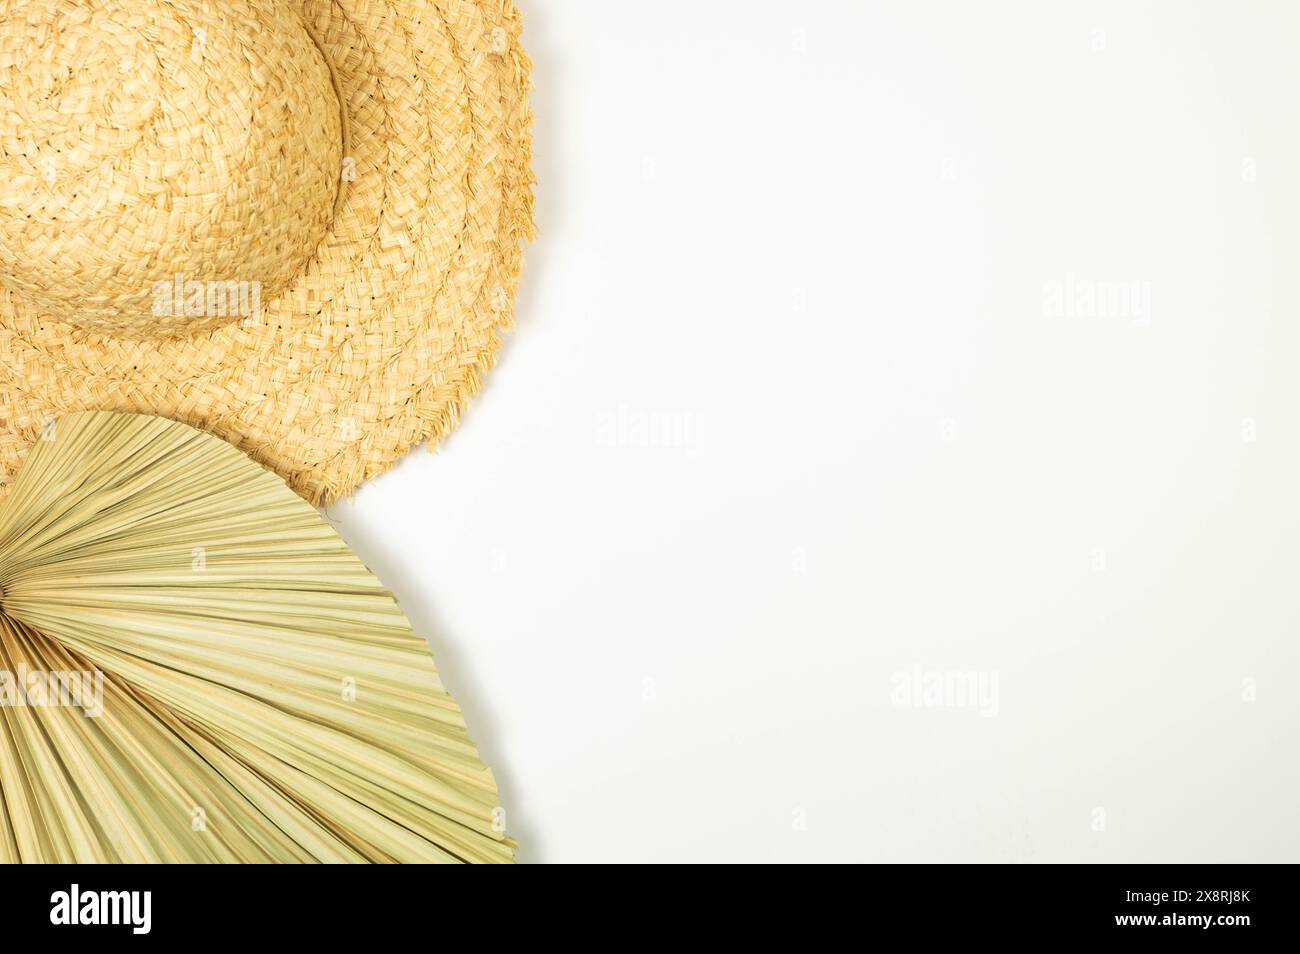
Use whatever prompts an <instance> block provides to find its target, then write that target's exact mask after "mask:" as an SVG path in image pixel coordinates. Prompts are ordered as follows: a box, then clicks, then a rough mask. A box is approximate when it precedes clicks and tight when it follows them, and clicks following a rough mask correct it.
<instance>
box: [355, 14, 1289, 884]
mask: <svg viewBox="0 0 1300 954" xmlns="http://www.w3.org/2000/svg"><path fill="white" fill-rule="evenodd" d="M519 5H520V7H521V8H522V10H523V13H524V17H525V20H524V22H525V42H526V45H527V47H528V48H529V50H530V52H531V54H532V55H533V57H534V60H535V66H536V76H535V80H536V86H537V89H536V93H535V95H534V100H533V102H534V108H535V112H536V116H537V126H536V134H535V140H536V141H535V165H536V173H537V177H538V179H539V184H538V188H537V196H538V227H539V233H540V234H539V238H538V241H537V242H536V244H535V245H534V246H533V247H532V248H531V249H530V252H529V255H528V262H527V266H526V272H525V279H524V283H523V287H522V289H521V293H520V300H519V303H518V327H517V329H516V330H515V331H514V332H513V333H512V335H511V336H510V338H509V340H508V341H507V343H506V346H505V348H504V349H503V352H502V355H501V360H500V363H499V366H498V367H497V368H496V370H494V371H493V373H492V374H491V375H490V376H489V377H488V380H487V384H486V387H485V389H484V391H483V393H482V394H481V395H480V396H479V397H478V398H477V399H476V400H475V402H474V403H473V404H472V406H471V407H470V408H469V411H468V413H467V414H466V415H465V417H464V419H463V421H462V426H461V429H460V430H459V431H458V432H457V433H456V434H455V435H454V436H453V437H452V438H451V439H449V440H448V441H447V442H446V443H445V444H443V446H442V447H441V448H440V450H439V452H438V453H437V454H436V455H428V454H426V453H424V452H423V451H422V450H417V451H415V452H414V453H413V454H412V455H411V456H410V457H409V458H407V459H406V460H405V461H404V462H403V463H401V464H400V465H399V466H398V467H397V468H396V469H395V470H394V471H392V472H390V473H389V474H387V475H385V476H383V477H381V478H380V479H378V480H375V481H373V482H372V483H371V484H369V485H367V486H366V487H365V488H363V490H362V491H361V492H360V493H359V494H358V495H357V496H356V497H355V498H354V499H352V500H349V501H343V502H341V503H339V504H337V505H335V506H333V507H331V508H330V510H329V513H330V515H331V517H332V518H333V519H334V520H335V521H336V522H337V523H338V525H339V526H340V529H342V531H343V533H344V535H345V536H346V537H347V539H348V540H349V541H351V542H352V543H353V545H354V546H356V547H357V549H358V550H359V552H360V553H361V555H362V557H363V558H364V559H365V560H366V561H367V562H368V563H369V565H370V566H371V567H372V568H373V569H374V570H375V572H376V573H377V574H378V575H379V576H380V578H381V579H383V580H384V581H385V582H386V583H387V584H388V585H389V586H390V587H391V588H392V589H393V590H394V591H395V592H396V594H397V596H398V598H399V599H400V600H401V602H402V605H403V607H404V608H405V609H406V610H407V612H408V615H409V616H410V617H411V619H412V621H413V622H414V623H415V625H416V627H417V628H418V629H420V630H422V631H423V632H425V633H427V635H428V636H429V638H430V642H431V644H432V646H433V648H434V652H435V655H436V658H437V660H438V663H439V665H440V668H441V669H442V670H443V673H444V675H445V678H446V681H447V684H448V686H449V688H450V689H451V690H452V691H453V692H454V693H455V694H456V696H457V698H458V699H459V700H460V701H461V703H462V705H463V706H464V708H465V710H466V713H467V716H468V719H469V725H470V729H471V731H472V733H473V734H474V736H475V739H476V740H477V741H478V743H479V744H480V748H481V750H482V752H483V755H484V757H485V759H486V760H487V762H488V763H489V764H490V765H492V766H493V767H494V769H495V771H496V773H497V777H498V780H499V782H500V784H501V789H502V799H503V802H504V805H505V807H506V809H507V812H508V817H509V827H510V830H511V832H512V833H513V834H514V835H515V836H516V837H517V838H518V840H519V842H520V851H519V857H520V859H521V860H523V861H546V862H562V861H580V860H581V861H594V860H619V861H622V860H626V861H670V860H752V861H772V860H807V861H811V860H864V861H866V860H870V861H904V860H906V861H935V860H984V861H1067V860H1068V861H1263V860H1274V861H1282V860H1287V861H1296V860H1298V856H1300V812H1297V809H1296V805H1297V803H1298V802H1300V770H1298V769H1297V759H1296V755H1297V741H1298V740H1300V685H1298V681H1300V680H1297V663H1300V649H1298V648H1297V636H1300V607H1298V600H1297V585H1296V582H1297V575H1298V574H1297V570H1300V503H1298V496H1300V328H1298V327H1297V322H1296V318H1297V313H1298V310H1300V286H1298V284H1297V265H1298V264H1300V189H1298V187H1297V170H1298V169H1300V126H1298V125H1297V122H1298V116H1297V105H1296V104H1297V103H1298V102H1300V57H1297V55H1296V49H1297V40H1298V38H1300V5H1297V4H1294V3H1290V2H1283V0H1277V2H1273V3H1259V2H1256V3H1243V2H1231V3H1230V2H1226V0H1225V2H1217V3H1210V2H1202V3H1189V2H1164V3H1156V2H1147V3H1136V2H1113V3H1098V2H1090V3H1086V4H1085V3H1061V2H1054V3H1040V2H1023V3H1013V2H997V3H983V4H974V3H965V2H953V3H935V2H915V0H907V2H901V0H900V2H886V3H875V2H847V0H846V2H830V0H820V2H798V3H796V2H793V0H790V2H775V0H768V2H759V0H746V2H719V0H708V2H701V0H690V2H687V0H659V2H656V3H653V4H644V3H635V4H634V3H627V2H620V3H611V2H608V0H601V2H598V0H525V2H520V4H519ZM1067 282H1073V283H1074V285H1073V286H1072V287H1073V288H1074V289H1075V291H1076V292H1077V290H1078V289H1080V288H1087V287H1089V286H1088V284H1087V283H1090V282H1093V283H1098V282H1099V283H1118V282H1124V283H1137V284H1136V285H1134V286H1133V287H1136V288H1144V289H1146V290H1147V291H1148V292H1149V295H1150V298H1149V307H1146V308H1145V309H1144V313H1142V314H1129V315H1125V314H1119V315H1116V314H1097V313H1088V308H1087V306H1086V304H1085V305H1084V306H1083V307H1082V308H1081V309H1076V311H1082V312H1083V313H1072V314H1070V315H1068V316H1067V315H1062V314H1059V313H1057V312H1054V310H1053V307H1052V304H1051V296H1052V293H1053V291H1052V290H1053V289H1057V290H1060V289H1062V288H1064V287H1065V286H1066V283H1067ZM918 669H919V670H920V671H921V673H922V678H923V679H927V678H929V677H928V676H926V675H925V674H927V673H939V674H942V673H945V672H971V673H976V674H978V675H980V676H982V677H983V678H985V679H986V684H985V685H986V687H989V686H991V680H992V679H994V678H996V680H997V684H996V685H997V693H996V700H995V701H996V705H989V704H988V703H989V702H990V701H991V700H990V699H988V698H986V699H985V704H983V705H975V706H970V705H960V704H953V703H955V702H960V701H961V700H960V699H954V698H952V697H942V698H938V699H937V701H940V702H947V703H949V704H947V705H935V706H928V705H927V706H905V705H899V704H896V703H897V702H898V701H899V697H898V695H897V692H898V687H899V685H900V680H901V684H902V685H905V686H906V685H908V684H909V683H908V680H911V679H913V678H914V677H913V675H912V674H913V673H914V672H916V671H917V670H918Z"/></svg>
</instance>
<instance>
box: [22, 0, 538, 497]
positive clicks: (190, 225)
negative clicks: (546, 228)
mask: <svg viewBox="0 0 1300 954" xmlns="http://www.w3.org/2000/svg"><path fill="white" fill-rule="evenodd" d="M529 70H530V64H529V61H528V59H527V57H526V56H525V54H524V52H523V51H522V49H521V48H520V46H519V18H518V14H517V12H516V11H515V9H514V6H513V4H512V3H511V2H510V0H402V2H400V3H398V2H396V0H392V2H386V0H302V2H284V0H221V2H220V3H211V2H205V0H78V2H76V3H71V2H54V3H40V4H32V3H26V2H21V0H0V496H3V495H4V493H5V492H6V491H7V489H8V485H9V484H10V483H11V481H12V479H13V477H14V474H15V473H16V472H17V469H18V466H19V464H20V462H21V459H22V456H23V455H24V454H25V453H26V451H27V449H28V448H29V447H30V446H31V444H32V442H33V440H34V439H36V437H37V436H38V435H39V434H40V432H41V430H42V428H44V427H47V426H48V425H49V422H51V421H53V420H54V419H56V418H58V417H60V416H61V415H63V414H66V413H68V412H72V411H78V410H99V409H103V410H117V411H140V412H146V413H149V414H155V415H162V416H164V417H168V418H171V419H174V420H177V421H182V422H185V423H188V424H191V425H194V426H196V427H201V428H204V429H206V430H208V431H211V432H213V433H215V434H217V435H218V436H220V437H223V438H225V439H226V440H228V441H230V442H231V443H233V444H235V445H236V446H238V447H239V448H240V449H242V450H244V451H245V452H246V453H248V454H249V455H251V456H252V457H253V458H254V459H256V460H257V461H259V462H261V463H263V464H264V465H266V466H267V467H269V468H271V469H273V470H274V471H276V472H277V473H278V474H279V475H280V476H282V477H283V478H284V479H285V480H286V481H287V482H288V483H289V485H290V486H291V487H292V488H293V489H294V490H295V491H297V492H298V493H299V494H301V495H302V496H304V497H306V498H307V499H308V500H310V501H312V502H313V503H323V502H328V501H329V500H332V499H334V498H336V497H338V496H340V495H343V494H346V493H348V492H350V491H351V490H352V489H353V488H355V487H356V486H357V485H358V484H359V483H360V482H361V481H363V480H365V479H367V478H369V477H371V476H373V475H374V474H376V473H378V472H380V471H382V470H384V469H385V468H387V467H389V466H390V465H391V464H393V462H394V461H396V460H397V458H398V457H400V456H401V455H402V454H403V453H405V452H406V451H407V450H408V449H409V448H410V447H412V446H413V445H414V444H417V443H419V442H421V441H424V440H428V441H429V443H430V445H433V444H435V443H436V442H437V441H438V440H439V439H441V438H442V437H443V436H444V435H445V434H447V433H448V432H449V431H450V430H451V429H452V428H453V427H454V426H455V423H456V420H457V417H458V415H459V413H460V410H461V408H462V407H463V406H464V403H465V401H466V399H467V398H468V397H469V396H470V395H471V394H473V393H474V391H475V390H476V389H477V387H478V385H479V382H480V380H481V378H482V375H483V374H484V372H485V371H486V370H487V369H488V368H489V367H490V366H491V364H492V362H493V357H494V354H495V351H496V349H497V346H498V345H499V343H500V339H499V332H500V331H501V330H502V329H503V328H504V327H505V326H507V325H508V324H509V322H510V320H511V309H512V302H513V297H514V292H515V286H516V281H517V278H518V274H519V268H520V263H521V245H522V243H523V241H524V240H526V239H527V238H529V237H530V236H531V231H532V181H533V180H532V175H531V173H530V169H529V151H530V133H529V130H530V123H531V115H530V112H529V108H528V102H527V89H528V86H529Z"/></svg>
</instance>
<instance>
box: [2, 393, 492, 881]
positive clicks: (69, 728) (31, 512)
mask: <svg viewBox="0 0 1300 954" xmlns="http://www.w3.org/2000/svg"><path fill="white" fill-rule="evenodd" d="M0 591H2V595H0V675H3V676H4V677H5V678H6V685H5V691H4V693H3V696H4V698H3V703H4V704H3V705H0V861H11V862H12V861H41V862H56V861H57V862H64V861H79V862H113V861H134V862H147V861H169V862H305V861H321V862H361V861H371V862H392V861H428V862H458V861H466V862H469V861H474V862H507V863H508V862H511V861H513V851H512V847H513V843H512V842H511V841H510V840H509V839H508V838H507V837H506V835H505V834H504V827H505V826H504V813H503V812H502V810H501V809H500V808H499V807H498V801H497V790H496V785H495V783H494V781H493V778H492V773H491V772H490V771H489V770H488V769H487V768H486V767H485V766H484V765H483V763H482V762H481V761H480V760H479V757H478V753H477V752H476V750H475V748H474V746H473V744H472V743H471V742H470V739H469V736H468V733H467V732H466V729H465V723H464V720H463V718H462V716H461V713H460V709H459V708H458V707H457V705H456V703H455V701H454V700H453V699H452V698H451V696H450V695H448V694H447V692H446V690H445V689H444V688H443V686H442V684H441V682H440V681H439V678H438V674H437V671H436V669H435V668H434V665H433V660H432V659H431V658H430V656H429V649H428V646H427V645H426V643H425V642H424V640H423V639H420V638H418V637H417V636H415V635H414V634H413V633H412V632H411V627H410V624H409V623H408V622H407V620H406V618H405V616H404V615H403V614H402V611H401V610H400V609H399V608H398V606H397V604H396V602H395V601H394V600H393V597H392V595H391V594H389V593H388V592H386V591H385V590H384V589H383V587H382V585H381V584H380V583H379V581H378V580H376V579H375V578H374V576H372V575H371V573H370V572H369V571H368V570H367V569H366V568H365V567H364V566H363V565H362V564H361V562H360V561H359V560H358V559H357V558H356V556H355V555H353V553H352V552H351V550H350V549H349V548H348V546H347V544H346V543H344V542H343V541H342V540H341V539H340V538H339V536H338V534H337V533H335V532H334V530H333V528H332V527H330V526H329V524H328V523H326V522H325V520H324V519H323V518H322V517H321V516H320V514H319V513H317V511H315V510H314V509H312V507H310V506H309V505H308V504H307V503H306V502H305V501H303V500H302V499H301V498H299V497H298V496H296V495H294V494H293V492H292V491H290V490H289V489H288V488H287V487H286V486H285V484H284V482H283V481H281V480H280V479H279V478H278V477H276V475H275V474H273V473H271V472H269V471H267V470H265V469H263V468H261V467H259V466H258V465H257V464H255V463H254V462H253V461H251V460H249V459H248V458H247V457H246V456H244V455H243V454H241V453H239V452H238V451H237V450H235V449H234V448H233V447H231V446H230V445H229V444H226V443H224V442H222V441H220V440H218V439H217V438H215V437H212V436H211V435H209V434H205V433H203V432H201V431H197V430H195V429H193V428H191V427H188V426H186V425H184V424H177V423H175V422H172V421H166V420H163V419H161V418H156V417H148V416H145V415H139V414H115V413H109V412H82V413H77V414H72V415H69V416H68V417H66V418H62V419H60V420H58V421H57V422H56V423H55V425H54V426H53V427H52V428H50V429H48V430H47V431H46V432H45V434H44V436H43V437H42V439H40V440H38V441H37V443H36V444H35V445H34V447H33V449H32V452H31V453H30V455H28V458H27V461H26V463H25V464H24V466H23V469H22V471H21V473H20V474H19V477H18V479H17V481H16V482H15V484H14V487H13V489H12V492H11V493H10V495H9V497H8V499H7V500H6V501H5V502H4V504H3V505H0ZM96 671H98V672H99V673H102V674H103V676H102V685H101V689H100V690H99V691H98V701H97V702H96V701H94V700H92V699H91V698H90V696H91V693H84V692H83V693H82V694H81V695H80V696H79V697H78V696H76V695H74V694H73V693H72V692H66V693H64V695H65V696H66V698H61V697H60V696H59V695H56V691H55V689H54V687H55V686H56V685H59V686H67V685H69V682H68V681H67V679H66V676H67V674H81V673H87V674H90V673H94V672H96ZM33 674H40V678H39V680H34V679H33ZM56 674H57V675H58V676H59V678H60V679H63V680H64V681H63V682H61V683H57V684H56V682H54V681H53V680H52V679H51V678H49V677H50V676H52V675H56ZM89 681H90V680H89V679H87V682H89ZM73 685H76V684H75V683H74V684H73ZM80 685H82V686H83V687H84V685H85V683H81V684H80ZM60 691H61V692H62V690H60ZM19 692H21V697H20V695H19ZM56 701H61V702H63V703H65V704H60V705H54V704H52V703H54V702H56ZM68 702H72V703H74V704H72V705H68V704H66V703H68Z"/></svg>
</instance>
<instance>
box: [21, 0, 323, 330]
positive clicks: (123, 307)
mask: <svg viewBox="0 0 1300 954" xmlns="http://www.w3.org/2000/svg"><path fill="white" fill-rule="evenodd" d="M340 117H341V109H340V103H339V98H338V96H337V95H336V92H335V86H334V82H333V79H332V75H331V67H330V65H329V64H328V62H327V60H326V58H325V57H324V56H323V55H322V53H321V50H320V49H319V48H318V46H317V44H316V42H315V41H314V39H313V37H312V35H311V34H310V33H309V31H308V29H307V28H306V26H305V24H304V21H303V18H302V15H301V13H300V12H299V10H298V9H297V7H296V5H294V4H285V3H282V2H276V0H222V2H221V3H210V2H201V0H78V2H76V3H71V2H56V3H54V4H52V5H49V6H47V5H46V4H30V5H28V4H20V5H13V6H10V5H9V4H5V3H0V181H3V182H5V183H6V187H5V189H4V191H3V194H2V195H0V285H4V286H5V287H7V288H8V289H9V290H10V291H11V292H12V293H13V295H14V297H15V298H16V299H17V300H19V301H21V302H22V303H23V304H24V305H25V307H27V308H29V309H31V310H32V311H33V312H34V313H36V314H42V315H48V316H50V317H52V318H55V319H58V320H60V321H64V322H67V323H68V324H70V325H72V326H74V327H77V328H80V329H83V330H85V331H96V332H104V333H111V334H115V335H120V336H123V337H133V338H150V337H168V336H176V335H189V334H193V333H196V332H199V331H203V330H207V329H210V328H212V327H215V326H218V325H221V324H224V323H226V322H229V321H232V320H235V318H236V317H238V316H243V317H247V315H246V313H243V312H239V311H238V310H237V309H236V308H234V307H231V308H230V309H228V310H224V313H220V312H221V311H222V310H216V311H218V313H215V314H214V313H213V312H214V309H212V308H203V309H200V310H199V311H198V312H197V313H195V312H194V310H190V311H188V312H187V310H186V308H185V307H184V302H183V300H177V298H176V296H174V295H173V289H177V290H180V289H183V288H184V287H185V284H184V283H187V282H188V283H190V285H189V287H191V288H192V287H195V286H194V285H193V283H194V282H198V283H200V285H209V284H214V285H219V286H220V285H224V286H226V287H227V288H231V289H233V288H234V287H235V286H233V285H232V284H231V283H239V284H240V285H241V286H242V287H243V289H244V290H245V292H246V290H247V288H249V287H253V288H255V289H256V292H257V297H259V298H265V299H269V298H271V297H272V296H274V295H276V294H278V293H280V292H282V291H284V290H285V289H286V288H287V287H288V286H290V285H291V284H292V283H293V281H294V280H295V278H297V277H298V276H300V275H301V274H303V272H304V270H306V269H307V268H308V267H309V265H310V263H311V261H312V259H313V257H314V256H315V254H316V252H317V248H318V246H319V245H320V243H321V241H322V239H323V238H324V237H325V235H326V232H327V230H328V228H329V226H330V222H331V219H332V217H333V214H334V207H335V202H336V198H337V196H338V186H339V178H340V163H341V160H342V152H343V132H342V129H343V124H342V121H341V118H340ZM232 293H233V292H232ZM181 297H182V298H183V296H181Z"/></svg>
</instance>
